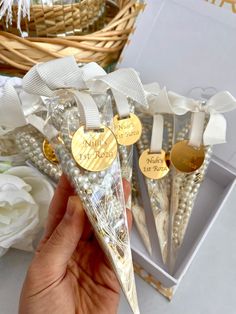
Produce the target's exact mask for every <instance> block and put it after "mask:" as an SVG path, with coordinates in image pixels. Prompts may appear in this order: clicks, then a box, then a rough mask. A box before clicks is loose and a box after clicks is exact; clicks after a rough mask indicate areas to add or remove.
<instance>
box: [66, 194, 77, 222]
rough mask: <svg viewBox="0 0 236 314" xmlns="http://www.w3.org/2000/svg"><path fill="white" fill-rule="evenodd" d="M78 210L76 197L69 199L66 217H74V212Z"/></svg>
mask: <svg viewBox="0 0 236 314" xmlns="http://www.w3.org/2000/svg"><path fill="white" fill-rule="evenodd" d="M75 210H76V200H75V197H73V196H72V197H69V200H68V203H67V209H66V216H67V217H72V216H73V215H74V212H75Z"/></svg>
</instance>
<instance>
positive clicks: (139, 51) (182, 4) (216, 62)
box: [119, 0, 236, 299]
mask: <svg viewBox="0 0 236 314" xmlns="http://www.w3.org/2000/svg"><path fill="white" fill-rule="evenodd" d="M235 33H236V15H235V14H233V13H232V12H230V11H228V10H224V9H222V8H220V7H217V6H214V5H212V4H211V3H210V2H206V1H204V0H155V1H154V0H149V1H147V6H146V8H145V10H144V12H143V13H142V14H141V15H140V17H139V18H138V21H137V24H136V32H135V33H134V35H132V37H131V38H130V42H129V45H128V46H127V47H126V48H125V50H124V52H123V55H122V57H121V61H120V65H119V66H120V67H134V68H135V69H136V70H137V71H138V72H139V73H140V75H141V78H142V80H143V82H144V83H151V82H158V83H159V84H160V85H161V86H167V89H168V90H172V91H174V92H177V93H179V94H182V95H186V96H188V95H190V94H191V96H196V97H199V96H210V95H211V94H213V93H216V92H217V91H222V90H228V91H230V92H231V93H232V94H233V95H235V94H236V92H235V73H236V63H235V55H236V41H235ZM208 94H209V95H208ZM225 116H226V118H227V123H228V129H227V143H226V144H222V145H217V146H215V147H214V156H213V159H212V161H211V163H210V165H209V168H208V172H207V175H206V177H205V180H204V181H203V182H202V184H201V187H200V191H199V193H198V196H197V199H196V202H195V205H194V209H193V212H192V215H191V218H190V222H189V226H188V229H187V232H186V235H185V239H184V243H183V245H182V248H181V250H180V252H179V256H178V259H177V264H176V268H175V271H174V274H173V275H170V274H169V273H168V271H167V269H166V267H165V266H164V265H163V263H162V259H161V254H160V253H159V257H157V260H156V261H155V262H154V261H153V260H152V258H151V257H150V256H149V254H148V253H147V251H146V249H145V247H144V245H143V243H142V241H141V240H140V237H139V235H138V232H137V230H136V229H135V228H134V229H133V231H132V236H131V241H132V250H133V258H134V263H135V267H136V271H137V272H138V273H139V274H140V275H141V276H142V277H143V278H144V279H145V280H146V281H148V282H149V283H150V284H152V285H153V286H154V287H156V288H157V289H158V290H159V291H160V292H161V293H162V294H164V295H165V296H167V297H168V298H170V299H171V297H172V295H173V293H174V292H175V291H176V288H177V287H178V285H179V283H180V281H181V279H182V278H183V276H184V275H185V273H186V271H187V269H188V268H189V266H190V264H191V262H192V260H193V259H194V257H195V255H196V253H197V251H198V249H199V248H200V246H201V244H202V242H203V241H204V239H205V237H206V236H207V234H208V232H209V231H210V229H211V226H212V225H213V223H214V221H215V219H216V218H217V216H218V214H219V213H220V211H221V210H222V209H223V208H224V203H225V201H226V199H227V197H228V196H229V194H230V193H232V190H233V188H234V186H235V185H236V140H235V138H234V134H235V133H234V130H235V121H236V112H230V113H229V114H226V115H225ZM140 179H141V178H140ZM141 180H142V179H141ZM144 202H145V207H146V210H151V209H150V208H149V205H148V203H149V200H148V198H146V199H145V200H144ZM157 245H158V243H157ZM216 245H217V243H216Z"/></svg>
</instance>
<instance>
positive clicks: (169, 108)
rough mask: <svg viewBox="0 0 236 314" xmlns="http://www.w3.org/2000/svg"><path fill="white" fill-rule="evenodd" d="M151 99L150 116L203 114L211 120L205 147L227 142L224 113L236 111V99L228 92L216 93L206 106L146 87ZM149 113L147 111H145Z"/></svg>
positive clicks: (200, 102)
mask: <svg viewBox="0 0 236 314" xmlns="http://www.w3.org/2000/svg"><path fill="white" fill-rule="evenodd" d="M145 90H146V93H147V98H148V99H149V101H148V102H149V107H148V112H149V114H152V115H153V114H158V113H172V114H173V113H174V114H176V115H183V114H185V113H187V112H196V113H198V112H203V113H206V114H209V116H210V118H209V121H208V123H207V126H206V128H205V131H204V134H203V143H204V145H215V144H220V143H225V142H226V127H227V123H226V119H225V117H224V116H223V115H222V113H226V112H229V111H232V110H234V109H236V99H235V98H234V97H233V96H232V95H231V94H230V93H229V92H228V91H222V92H219V93H216V94H215V95H214V96H212V97H211V98H210V99H209V100H207V101H206V102H205V103H204V104H203V102H202V101H200V100H195V99H191V98H187V97H184V96H181V95H179V94H176V93H174V92H171V91H169V92H167V90H166V88H163V89H160V87H159V85H158V84H157V83H156V84H151V85H147V86H145ZM145 111H146V112H147V110H145Z"/></svg>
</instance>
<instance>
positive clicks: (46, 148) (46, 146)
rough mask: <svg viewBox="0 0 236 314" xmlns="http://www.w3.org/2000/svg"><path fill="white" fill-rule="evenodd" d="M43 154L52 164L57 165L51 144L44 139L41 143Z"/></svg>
mask: <svg viewBox="0 0 236 314" xmlns="http://www.w3.org/2000/svg"><path fill="white" fill-rule="evenodd" d="M43 154H44V156H45V157H46V158H47V160H48V161H50V162H51V163H52V164H55V165H56V164H58V160H57V157H56V154H55V151H54V149H53V148H52V146H51V144H50V143H49V142H48V140H46V139H45V140H44V141H43Z"/></svg>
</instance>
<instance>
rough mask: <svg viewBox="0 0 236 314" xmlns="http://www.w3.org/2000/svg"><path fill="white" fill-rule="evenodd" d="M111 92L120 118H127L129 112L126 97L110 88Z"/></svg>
mask: <svg viewBox="0 0 236 314" xmlns="http://www.w3.org/2000/svg"><path fill="white" fill-rule="evenodd" d="M111 91H112V94H113V97H114V99H115V102H116V108H117V112H118V115H119V118H120V119H123V118H127V117H128V116H129V114H130V106H129V103H128V100H127V97H126V96H125V95H123V94H121V93H119V92H117V91H116V90H115V89H112V90H111Z"/></svg>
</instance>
